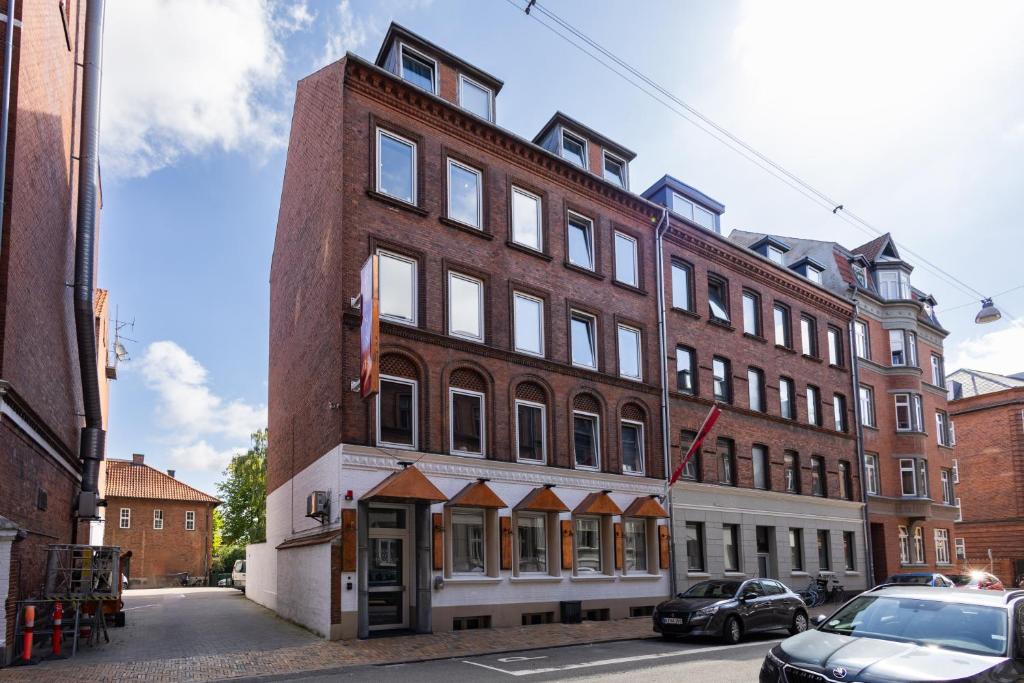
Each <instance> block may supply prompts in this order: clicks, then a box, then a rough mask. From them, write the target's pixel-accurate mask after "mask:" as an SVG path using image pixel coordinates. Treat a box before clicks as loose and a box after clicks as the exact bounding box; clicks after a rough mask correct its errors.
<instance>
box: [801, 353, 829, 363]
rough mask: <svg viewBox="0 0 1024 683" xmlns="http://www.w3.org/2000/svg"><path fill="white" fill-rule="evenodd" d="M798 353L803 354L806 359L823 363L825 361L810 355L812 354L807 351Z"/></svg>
mask: <svg viewBox="0 0 1024 683" xmlns="http://www.w3.org/2000/svg"><path fill="white" fill-rule="evenodd" d="M800 355H801V356H803V357H804V358H805V359H806V360H809V361H814V362H815V363H824V362H825V361H823V360H822V359H820V358H818V357H817V356H812V355H810V354H808V353H802V354H800Z"/></svg>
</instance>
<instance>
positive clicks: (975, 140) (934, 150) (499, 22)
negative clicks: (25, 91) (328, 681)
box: [100, 0, 1024, 491]
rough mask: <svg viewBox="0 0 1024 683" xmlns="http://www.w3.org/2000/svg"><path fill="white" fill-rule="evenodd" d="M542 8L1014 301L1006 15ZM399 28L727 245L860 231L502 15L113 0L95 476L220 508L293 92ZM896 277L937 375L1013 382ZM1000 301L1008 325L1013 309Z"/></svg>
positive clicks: (1023, 112)
mask: <svg viewBox="0 0 1024 683" xmlns="http://www.w3.org/2000/svg"><path fill="white" fill-rule="evenodd" d="M514 2H515V3H516V4H518V5H520V6H522V4H523V0H514ZM541 4H542V5H544V6H546V7H549V8H550V9H551V10H553V11H555V12H557V13H558V14H559V15H560V16H562V17H563V18H565V19H567V20H569V21H571V22H572V23H574V24H575V25H576V26H577V27H579V28H580V29H581V30H582V31H584V32H585V33H587V34H588V35H590V36H591V37H593V38H594V39H596V40H597V41H599V42H600V43H602V44H604V45H606V46H608V47H610V48H612V49H613V50H614V51H615V52H616V53H617V54H618V55H619V56H620V57H622V58H624V59H626V60H627V61H628V62H630V63H631V64H633V65H634V66H636V67H637V68H639V69H640V70H641V71H643V72H644V73H646V74H649V75H650V76H651V77H652V78H653V79H654V80H656V81H658V82H659V83H661V84H663V85H664V86H666V87H667V88H668V89H669V90H670V91H672V92H673V93H674V94H676V95H677V96H679V97H681V98H683V99H684V100H686V101H687V102H689V103H690V104H692V105H693V106H695V107H697V108H698V109H699V110H701V111H702V112H703V113H705V114H707V115H708V116H710V117H711V118H713V119H714V120H716V121H717V122H718V123H720V124H722V125H724V126H726V127H727V128H729V129H730V130H732V131H733V132H734V133H736V134H738V135H739V136H741V137H742V138H744V139H745V140H746V141H748V142H750V143H752V144H753V145H754V146H755V147H757V148H759V149H760V150H762V151H763V152H765V153H767V154H768V155H769V156H771V157H772V158H774V159H775V160H776V161H779V162H780V163H782V164H784V165H785V166H787V167H788V168H790V169H791V170H793V171H795V172H796V173H798V174H799V175H801V176H802V177H804V178H805V179H808V180H810V181H811V182H812V183H813V184H814V185H816V186H817V187H819V188H821V189H822V190H824V191H826V192H827V193H828V194H830V195H831V196H834V197H836V198H838V199H839V200H840V201H841V202H843V203H844V204H845V206H847V207H848V208H850V209H852V210H854V211H855V212H856V213H857V214H858V215H860V216H862V217H864V218H866V219H868V220H869V221H870V222H871V223H872V224H874V225H875V226H878V227H879V228H881V229H883V230H889V231H891V232H892V233H893V235H894V237H895V238H896V240H897V244H898V245H905V246H906V247H909V248H910V249H911V250H913V251H915V252H917V253H918V254H921V255H923V256H924V257H926V258H927V259H929V260H930V261H932V262H934V263H936V264H937V265H939V266H940V267H942V268H944V269H945V270H947V271H950V272H952V273H954V274H955V275H956V276H957V277H958V278H960V279H961V280H963V281H965V282H966V283H968V284H969V285H970V286H971V287H973V288H975V289H978V290H981V291H983V292H986V293H991V294H995V293H998V292H1001V291H1003V290H1008V289H1010V288H1013V287H1018V286H1020V285H1024V275H1022V274H1021V272H1020V268H1019V263H1020V253H1021V234H1022V228H1021V222H1020V218H1019V212H1020V209H1019V203H1020V199H1021V197H1022V196H1024V193H1022V189H1024V164H1021V163H1020V159H1021V158H1022V156H1024V90H1022V89H1021V88H1020V87H1019V75H1020V73H1022V69H1024V43H1022V42H1021V41H1020V40H1019V37H1018V36H1017V35H1015V31H1016V27H1019V26H1020V25H1021V22H1022V20H1024V5H1021V4H1019V3H1012V2H1005V3H996V2H993V3H985V4H984V5H980V6H974V7H972V8H971V13H967V12H965V11H964V10H963V8H962V6H957V5H954V4H952V3H950V4H944V3H935V2H927V3H925V2H909V3H901V4H899V5H896V6H894V5H893V4H892V3H881V2H878V3H876V2H862V3H856V4H851V5H848V6H844V5H841V4H839V3H821V2H810V1H806V2H805V1H797V0H793V1H791V2H778V3H757V2H740V1H737V2H696V1H688V2H682V1H678V2H670V1H665V2H649V3H643V4H642V5H641V4H637V3H619V2H614V3H613V2H605V1H593V0H591V1H590V2H580V1H577V0H547V2H542V3H541ZM638 8H641V9H642V11H640V10H639V9H638ZM391 20H395V21H398V22H399V23H402V24H404V25H405V26H407V27H408V28H410V29H412V30H414V31H417V32H419V33H421V34H422V35H424V36H425V37H427V38H428V39H430V40H433V41H434V42H436V43H438V44H440V45H442V46H444V47H446V48H447V49H449V50H450V51H452V52H454V53H456V54H458V55H460V56H462V57H463V58H465V59H467V60H469V61H471V62H473V63H475V64H477V65H478V66H480V67H481V68H483V69H485V70H487V71H490V72H491V73H493V74H495V75H496V76H498V77H499V78H502V79H503V80H504V81H505V88H504V89H503V90H502V92H501V94H500V95H499V96H498V100H497V115H498V123H499V125H501V126H503V127H505V128H507V129H509V130H511V131H512V132H514V133H517V134H519V135H521V136H523V137H527V138H531V137H532V136H533V135H534V134H535V133H536V132H537V131H538V130H539V129H540V127H541V126H542V125H543V124H544V122H545V121H547V119H548V118H549V117H550V116H551V114H552V113H553V112H554V111H555V110H556V109H561V110H563V111H565V112H566V113H567V114H569V115H570V116H573V117H575V118H577V119H579V120H581V121H583V122H584V123H586V124H588V125H590V126H591V127H593V128H595V129H597V130H599V131H601V132H603V133H604V134H606V135H608V136H609V137H611V138H613V139H615V140H617V141H619V142H621V143H622V144H624V145H625V146H627V147H629V148H630V149H632V150H634V151H635V152H637V155H638V156H637V159H636V161H635V162H633V164H632V165H631V180H632V185H633V189H634V190H637V191H640V190H642V189H643V188H645V187H647V186H648V185H649V184H650V183H651V182H653V181H654V180H655V179H657V178H658V177H660V176H661V175H662V174H664V173H666V172H667V173H671V174H672V175H675V176H676V177H678V178H680V179H682V180H684V181H685V182H688V183H690V184H692V185H694V186H696V187H698V188H700V189H701V190H703V191H705V192H706V193H707V194H709V195H711V196H712V197H715V198H716V199H718V200H720V201H721V202H723V203H724V204H725V205H726V213H725V215H724V216H723V223H722V224H723V232H725V233H726V234H727V233H728V231H729V230H731V229H733V228H744V229H751V230H762V231H771V232H776V233H780V234H790V235H796V236H803V237H811V238H817V239H830V240H836V241H839V242H842V243H844V244H846V245H848V246H856V245H858V244H861V243H863V242H866V241H867V240H868V239H871V237H872V235H870V234H866V233H863V232H858V231H857V230H856V229H855V228H854V227H852V226H851V225H849V224H848V223H846V222H844V221H842V220H840V219H838V218H834V217H833V216H832V215H831V214H830V213H829V212H828V211H825V210H823V209H821V208H820V207H818V206H816V205H815V204H813V203H811V202H810V201H808V200H807V199H805V198H804V197H802V196H801V195H799V194H797V193H796V192H795V191H793V190H792V189H790V188H788V187H787V186H785V185H783V184H781V183H780V182H779V181H777V180H776V179H774V178H773V177H771V176H769V175H768V174H766V173H765V172H764V171H762V170H759V169H757V168H755V167H754V166H753V165H751V164H750V163H749V162H747V161H745V160H743V159H741V158H740V157H739V156H737V155H736V154H735V153H734V152H732V151H730V150H729V149H727V148H725V147H724V146H722V145H721V144H720V143H718V142H716V141H714V140H713V139H712V138H710V137H709V136H707V135H706V134H705V133H702V132H700V131H699V130H697V128H696V127H694V126H693V125H692V124H691V123H688V122H687V121H685V120H683V119H682V118H680V117H678V116H677V115H675V114H673V113H672V112H670V111H668V110H667V109H666V108H664V107H663V106H661V105H659V104H657V103H655V102H653V101H652V100H651V99H649V98H648V97H647V96H646V95H644V94H643V93H641V92H639V91H638V90H636V89H634V88H633V86H631V85H629V84H627V83H626V82H625V81H622V80H620V79H619V78H618V77H616V76H615V75H613V74H611V73H610V72H609V71H607V70H606V69H605V68H604V67H602V66H600V65H598V64H597V63H595V62H594V61H592V60H591V59H590V58H589V57H587V56H586V55H584V54H582V53H581V52H579V51H578V50H577V49H576V48H574V47H572V46H571V45H569V44H567V43H565V42H563V41H562V40H561V39H559V38H557V37H556V36H555V35H554V34H552V33H551V32H550V31H548V30H547V29H545V28H544V27H543V26H541V25H540V24H538V23H537V21H535V20H534V19H531V18H528V17H526V16H524V15H523V14H522V13H521V12H518V11H516V9H515V8H514V7H512V6H511V5H510V4H509V2H507V1H506V0H476V1H460V0H452V1H450V2H449V1H445V0H433V2H431V1H429V0H382V1H378V2H370V1H362V0H344V1H341V2H339V0H330V1H327V0H323V1H321V2H316V1H313V0H309V1H307V2H289V3H285V2H260V1H257V0H174V1H173V2H171V1H169V0H168V1H167V2H157V1H155V0H112V1H111V2H109V3H108V7H107V27H106V46H105V63H104V68H105V75H104V92H103V97H104V99H103V131H102V141H101V145H102V163H103V176H104V177H103V181H104V205H103V214H102V241H101V249H102V251H101V264H100V285H101V286H104V287H108V288H109V289H110V291H111V301H112V304H113V305H114V306H116V307H117V309H118V311H119V315H120V317H121V319H125V320H131V319H134V320H135V328H134V331H132V332H128V331H126V333H127V334H129V336H131V337H133V338H134V339H136V340H137V342H135V343H128V344H127V346H128V348H129V351H130V353H131V356H132V359H131V360H130V361H127V362H125V363H123V364H122V365H121V368H120V376H119V379H118V380H117V381H116V382H115V383H114V384H113V386H112V387H111V415H110V432H109V437H108V455H109V456H111V457H128V456H129V454H131V453H132V452H143V453H145V454H146V457H147V462H149V463H150V464H153V465H154V466H156V467H159V468H174V469H177V470H178V473H179V474H178V476H179V477H181V478H183V479H184V480H185V481H188V482H189V483H192V484H194V485H197V486H199V487H200V488H204V489H206V490H209V491H212V490H213V485H214V482H215V481H217V480H218V479H220V472H221V470H222V469H223V467H224V465H225V463H226V461H227V459H228V458H229V457H230V454H231V453H232V452H233V451H234V450H236V449H239V448H244V447H245V446H246V445H247V443H248V436H247V435H248V433H249V431H251V430H252V429H255V428H256V427H259V426H262V425H264V424H265V421H266V403H267V383H266V366H267V311H268V286H267V278H268V273H269V263H270V254H271V249H272V246H273V237H274V227H275V224H276V220H277V207H278V200H279V197H280V190H281V177H282V173H283V165H284V156H285V144H286V141H287V133H288V122H289V119H290V115H291V104H292V99H293V97H294V87H295V82H296V80H297V79H299V78H301V77H302V76H304V75H306V74H308V73H310V72H311V71H313V70H315V69H317V68H319V67H320V66H322V65H323V64H326V63H328V62H330V61H333V60H334V59H337V58H338V57H340V56H341V55H343V54H344V52H345V51H347V50H350V51H353V52H355V53H357V54H359V55H361V56H363V57H366V58H368V59H371V60H372V59H373V58H374V57H375V55H376V53H377V49H378V47H379V44H380V40H381V38H382V37H383V34H384V32H385V30H386V28H387V25H388V23H389V22H390V21H391ZM904 256H905V257H906V258H907V260H910V261H913V260H914V259H913V258H911V257H909V256H908V255H906V254H904ZM912 281H913V283H914V285H915V286H916V287H918V288H920V289H923V290H924V291H927V292H931V293H933V294H934V295H935V296H936V298H937V299H938V300H939V312H940V317H941V319H942V321H943V323H944V324H945V325H946V327H947V328H948V329H949V330H950V332H951V335H950V337H949V339H948V340H947V352H946V353H947V369H950V370H951V369H954V368H955V367H958V366H967V367H974V368H978V369H984V370H991V371H995V372H1005V373H1010V372H1019V371H1024V360H1021V358H1020V352H1019V350H1020V349H1021V348H1024V325H1022V324H1021V323H1019V322H1014V321H1012V320H1009V319H1008V318H1004V320H1003V321H1001V322H999V323H996V324H994V325H988V326H985V327H978V326H976V325H974V324H973V317H974V314H975V312H976V310H977V306H976V305H975V304H973V303H972V299H973V298H974V297H972V296H970V295H969V294H966V293H964V292H962V291H959V290H958V289H956V288H954V287H953V286H951V285H950V284H948V283H946V282H944V281H943V280H941V279H939V278H938V277H936V276H935V275H933V274H932V273H929V272H927V270H926V269H925V268H924V267H921V266H919V267H918V268H917V269H916V270H915V272H914V275H913V279H912ZM997 303H999V304H1002V305H1003V306H1005V308H1006V309H1007V310H1009V311H1011V312H1013V313H1014V314H1018V315H1021V316H1024V289H1017V290H1016V291H1014V292H1011V293H1009V294H1007V295H1005V296H1003V297H1000V298H998V300H997ZM964 304H968V305H966V306H963V307H960V306H961V305H964ZM944 308H945V309H951V310H948V312H943V309H944ZM271 438H273V437H272V436H271Z"/></svg>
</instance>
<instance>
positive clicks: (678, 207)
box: [672, 192, 715, 230]
mask: <svg viewBox="0 0 1024 683" xmlns="http://www.w3.org/2000/svg"><path fill="white" fill-rule="evenodd" d="M672 213H674V214H676V215H679V216H682V217H683V218H685V219H687V220H689V221H693V222H694V223H696V224H697V225H699V226H701V227H703V228H707V229H708V230H714V229H715V214H713V213H711V212H710V211H708V210H707V209H705V208H704V207H703V206H699V205H697V204H694V203H693V202H691V201H690V200H689V199H687V198H686V197H684V196H683V195H681V194H678V193H676V192H673V193H672Z"/></svg>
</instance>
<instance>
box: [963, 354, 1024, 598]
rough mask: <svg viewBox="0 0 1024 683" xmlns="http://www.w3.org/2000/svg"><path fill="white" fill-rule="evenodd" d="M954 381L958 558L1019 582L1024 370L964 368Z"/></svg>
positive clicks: (1023, 530)
mask: <svg viewBox="0 0 1024 683" xmlns="http://www.w3.org/2000/svg"><path fill="white" fill-rule="evenodd" d="M946 381H947V384H948V385H949V394H950V401H949V415H950V418H951V420H952V422H953V424H955V425H956V444H955V446H954V447H955V449H956V461H955V462H956V463H957V464H956V466H955V473H956V475H955V476H956V479H957V487H956V497H957V503H958V505H959V507H960V512H961V518H960V519H958V520H957V521H956V525H955V529H956V531H955V539H954V546H953V547H954V550H955V555H956V558H957V561H958V562H959V563H961V564H963V565H964V567H965V568H977V569H986V570H989V571H991V572H992V573H994V574H996V575H997V576H998V577H999V578H1000V579H1002V580H1003V582H1004V584H1006V585H1007V586H1009V585H1011V584H1012V585H1017V584H1018V582H1019V580H1020V577H1021V576H1022V575H1024V373H1018V374H1017V375H1010V376H1003V375H996V374H994V373H989V372H979V371H977V370H957V371H956V372H953V373H951V374H950V375H949V376H948V377H947V378H946ZM990 552H991V558H990V556H989V553H990Z"/></svg>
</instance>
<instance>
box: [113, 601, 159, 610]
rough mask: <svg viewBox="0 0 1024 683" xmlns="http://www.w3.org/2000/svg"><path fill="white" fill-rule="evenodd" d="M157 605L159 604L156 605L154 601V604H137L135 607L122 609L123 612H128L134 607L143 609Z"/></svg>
mask: <svg viewBox="0 0 1024 683" xmlns="http://www.w3.org/2000/svg"><path fill="white" fill-rule="evenodd" d="M156 606H157V605H156V603H155V602H154V603H152V604H149V605H136V606H135V607H125V608H124V609H123V610H121V611H122V612H127V611H128V610H132V609H142V608H143V607H156Z"/></svg>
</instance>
